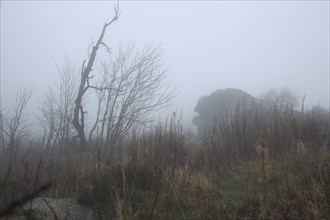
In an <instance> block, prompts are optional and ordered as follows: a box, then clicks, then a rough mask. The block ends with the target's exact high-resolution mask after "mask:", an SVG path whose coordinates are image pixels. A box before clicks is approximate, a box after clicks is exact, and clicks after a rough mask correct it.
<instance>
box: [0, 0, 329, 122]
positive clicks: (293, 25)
mask: <svg viewBox="0 0 330 220" xmlns="http://www.w3.org/2000/svg"><path fill="white" fill-rule="evenodd" d="M115 4H116V2H104V1H96V2H88V1H79V2H78V1H70V2H64V1H49V2H48V1H46V2H42V1H1V101H2V102H1V108H3V109H9V107H10V103H11V102H12V101H13V100H14V98H15V93H16V91H17V90H18V89H19V88H20V87H22V86H24V85H26V84H29V85H31V86H33V87H35V88H36V91H35V93H34V96H33V99H32V100H31V102H30V104H29V109H30V112H32V113H33V114H34V113H35V114H37V105H38V104H37V103H38V100H39V99H40V95H41V94H42V93H43V92H45V91H46V90H47V88H48V87H49V86H51V85H53V84H54V82H55V81H56V80H57V79H58V71H57V68H56V63H57V64H58V65H59V66H61V65H63V64H64V61H65V57H68V58H69V60H70V62H71V63H72V65H74V67H75V69H76V70H77V71H78V72H79V71H80V69H81V65H82V62H83V60H84V59H86V58H88V55H87V51H88V46H89V45H90V44H91V43H92V42H95V40H96V39H97V38H98V36H99V34H100V32H101V30H102V27H103V25H104V23H105V22H106V21H109V20H110V19H111V18H112V17H113V15H114V11H113V7H114V5H115ZM119 6H120V12H121V13H120V17H119V19H118V21H116V22H115V23H113V25H111V26H110V27H109V29H108V31H107V33H106V36H105V42H106V43H107V44H108V45H109V47H111V48H112V49H113V51H116V50H117V49H118V48H119V47H120V46H124V47H125V46H127V45H128V44H130V43H134V44H135V45H136V47H137V48H142V47H143V46H144V45H148V44H153V45H158V44H161V45H162V49H163V50H164V54H163V57H164V68H166V69H167V72H168V78H167V81H168V82H169V83H170V84H171V85H173V86H175V87H176V88H177V90H176V91H177V96H176V97H175V98H174V99H173V101H172V104H171V105H170V106H168V107H166V108H165V109H163V110H162V111H160V112H159V113H157V114H160V115H161V117H168V116H170V114H171V113H172V112H174V111H177V112H180V113H181V111H182V112H183V121H184V125H185V126H187V127H191V126H192V123H191V119H192V117H193V116H194V115H195V113H194V111H193V109H194V107H195V105H196V104H197V101H198V99H199V98H200V96H202V95H209V94H210V93H212V92H213V91H214V90H216V89H225V88H238V89H241V90H244V91H246V92H247V93H249V94H251V95H253V96H258V95H260V94H262V93H263V92H265V91H266V90H268V89H271V88H283V87H288V88H290V89H291V90H293V91H294V92H296V93H297V95H298V96H299V100H302V97H303V96H304V95H306V103H307V104H308V105H315V104H320V105H322V106H324V107H328V106H329V2H328V1H315V2H314V1H300V2H295V1H253V2H248V1H234V2H227V1H208V2H202V1H200V2H197V1H196V2H195V1H194V2H188V1H187V2H186V1H180V2H174V1H163V2H159V1H139V2H130V1H123V2H119ZM95 74H97V73H95ZM77 80H79V79H77Z"/></svg>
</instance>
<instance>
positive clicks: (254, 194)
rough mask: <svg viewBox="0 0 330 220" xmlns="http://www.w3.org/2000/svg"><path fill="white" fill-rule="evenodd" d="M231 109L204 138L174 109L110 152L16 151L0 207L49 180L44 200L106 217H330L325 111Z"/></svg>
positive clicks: (135, 131) (329, 160) (329, 153)
mask: <svg viewBox="0 0 330 220" xmlns="http://www.w3.org/2000/svg"><path fill="white" fill-rule="evenodd" d="M231 115H232V117H231V119H221V120H218V122H217V123H216V126H214V127H212V128H211V129H209V130H208V131H206V133H205V137H204V138H203V139H202V140H200V141H193V140H191V139H189V137H187V136H185V135H184V131H183V130H182V126H181V121H180V119H177V118H176V116H175V115H173V117H172V118H171V119H170V120H169V121H168V122H165V123H159V124H157V125H156V126H154V127H153V128H152V129H150V130H143V129H138V128H135V129H133V130H132V133H131V135H129V136H128V137H127V138H126V139H125V140H123V141H122V142H121V143H120V145H118V146H116V149H117V150H116V151H112V152H111V154H109V155H101V156H100V155H99V154H100V152H99V149H98V147H97V141H95V142H94V144H93V145H92V146H91V149H90V150H89V151H88V152H80V153H78V154H77V153H74V152H72V151H70V146H68V153H66V154H64V155H63V154H62V155H60V154H55V153H54V152H53V153H50V152H47V151H41V150H40V149H36V150H34V152H33V153H32V152H30V153H27V154H25V155H23V154H21V156H18V157H17V158H21V159H20V160H18V159H17V161H16V163H14V164H15V166H14V167H13V168H12V170H13V172H14V174H13V175H11V178H10V180H6V181H8V182H10V184H7V186H6V189H5V193H4V194H5V195H6V196H1V204H2V207H4V206H6V204H8V203H9V202H10V201H11V200H12V199H13V198H17V197H19V196H24V193H25V192H26V190H31V189H35V188H38V185H42V183H43V182H45V181H47V180H51V182H52V187H51V188H50V189H49V190H48V191H47V192H43V193H42V194H41V196H46V197H53V198H63V197H72V198H75V199H76V200H77V202H78V203H79V204H81V205H85V206H88V207H90V208H92V209H93V210H95V213H96V214H97V215H98V216H100V217H101V218H102V219H259V218H260V219H326V218H327V217H328V216H330V174H329V171H330V150H329V148H330V147H329V124H328V122H329V121H328V119H329V112H328V111H325V110H323V109H321V108H319V107H314V108H311V109H308V110H306V109H304V108H302V110H301V111H296V110H293V109H292V108H282V107H281V106H277V105H274V106H267V107H266V106H264V105H262V104H260V105H257V106H255V108H253V109H241V108H240V107H239V106H238V107H237V109H236V110H235V111H234V112H233V113H232V114H231ZM72 145H74V143H72ZM196 146H197V151H196ZM35 155H39V156H38V157H35ZM2 162H3V161H2ZM3 163H4V164H5V162H3ZM4 173H5V172H2V173H1V178H2V179H1V183H3V182H4V179H3V178H4V175H3V174H4Z"/></svg>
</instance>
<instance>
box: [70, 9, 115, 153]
mask: <svg viewBox="0 0 330 220" xmlns="http://www.w3.org/2000/svg"><path fill="white" fill-rule="evenodd" d="M118 17H119V8H118V7H115V16H114V17H113V18H112V20H111V21H110V22H108V23H105V24H104V26H103V29H102V32H101V34H100V37H99V39H98V41H97V42H96V44H95V45H94V46H93V48H92V52H91V54H90V57H89V60H88V62H87V66H86V67H85V63H86V60H84V62H83V65H82V69H81V80H80V85H79V89H78V93H77V98H76V100H75V107H74V110H73V120H72V124H73V126H74V127H75V128H76V130H77V132H78V137H79V140H80V142H81V146H82V148H85V147H86V137H85V122H84V115H85V112H84V109H83V106H82V104H81V102H82V99H83V96H84V94H85V92H86V91H87V89H88V88H91V86H90V85H89V83H88V80H89V78H91V76H90V75H89V74H90V73H91V71H92V68H93V65H94V61H95V58H96V54H97V51H98V49H99V47H100V45H103V46H105V47H106V48H107V49H108V47H107V46H106V44H105V43H103V37H104V34H105V32H106V29H107V27H108V26H109V25H111V24H112V23H113V22H114V21H116V20H117V19H118ZM86 84H87V85H86Z"/></svg>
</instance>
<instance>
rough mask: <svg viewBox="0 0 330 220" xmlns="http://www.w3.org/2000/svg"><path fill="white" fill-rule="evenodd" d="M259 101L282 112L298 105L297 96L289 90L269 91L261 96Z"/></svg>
mask: <svg viewBox="0 0 330 220" xmlns="http://www.w3.org/2000/svg"><path fill="white" fill-rule="evenodd" d="M261 100H263V101H264V102H265V103H267V104H269V105H274V107H277V108H279V109H282V110H284V109H286V108H295V107H297V106H298V103H299V102H298V98H297V95H295V94H294V92H293V91H291V90H290V89H289V88H282V89H270V90H268V91H267V92H266V93H265V94H263V95H262V96H261Z"/></svg>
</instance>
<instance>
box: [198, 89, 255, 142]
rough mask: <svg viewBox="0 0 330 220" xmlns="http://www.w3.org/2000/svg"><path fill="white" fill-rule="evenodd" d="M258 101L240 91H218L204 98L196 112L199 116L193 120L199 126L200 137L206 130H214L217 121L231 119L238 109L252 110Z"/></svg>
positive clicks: (200, 100) (201, 99) (199, 102)
mask: <svg viewBox="0 0 330 220" xmlns="http://www.w3.org/2000/svg"><path fill="white" fill-rule="evenodd" d="M257 101H258V99H257V98H254V97H253V96H251V95H249V94H248V93H246V92H244V91H242V90H239V89H232V88H229V89H224V90H223V89H218V90H216V91H214V92H213V93H212V94H211V95H208V96H202V97H201V98H200V99H199V101H198V103H197V106H196V107H195V109H194V110H195V112H197V113H199V115H198V116H197V117H195V118H193V123H194V124H195V125H196V126H197V132H198V136H199V137H201V136H202V135H203V134H204V132H205V129H207V128H212V127H213V126H214V123H215V121H219V120H222V119H223V118H227V119H230V117H231V115H232V114H234V113H235V110H236V109H237V108H240V109H250V108H252V107H253V106H255V104H256V103H257Z"/></svg>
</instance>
